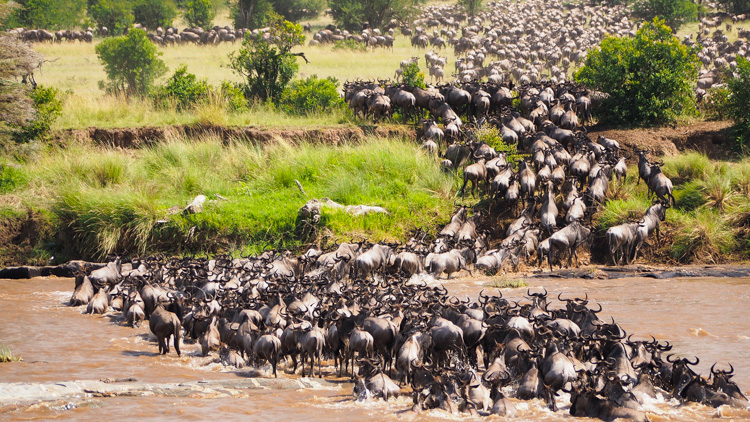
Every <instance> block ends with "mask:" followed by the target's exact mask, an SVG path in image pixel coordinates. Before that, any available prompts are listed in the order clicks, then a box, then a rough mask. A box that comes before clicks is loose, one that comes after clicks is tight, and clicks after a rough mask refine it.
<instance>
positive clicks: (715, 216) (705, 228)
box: [667, 208, 737, 263]
mask: <svg viewBox="0 0 750 422" xmlns="http://www.w3.org/2000/svg"><path fill="white" fill-rule="evenodd" d="M670 217H672V219H671V221H669V222H668V224H667V226H669V227H671V228H672V229H673V230H674V236H673V240H672V242H671V245H670V247H669V248H670V253H671V255H672V258H674V259H675V260H677V261H679V262H683V263H688V262H693V261H698V262H711V263H720V262H724V261H726V260H727V259H729V258H731V256H732V254H733V253H734V251H735V250H736V248H737V239H736V238H735V236H734V231H733V229H732V227H731V226H730V225H729V223H728V221H727V218H725V217H724V216H722V215H721V214H720V213H719V212H717V211H716V210H712V209H706V208H703V209H699V210H696V211H694V212H690V213H686V214H681V213H671V214H670Z"/></svg>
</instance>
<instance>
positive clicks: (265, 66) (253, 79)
mask: <svg viewBox="0 0 750 422" xmlns="http://www.w3.org/2000/svg"><path fill="white" fill-rule="evenodd" d="M269 35H270V37H269V38H268V39H266V38H264V37H263V33H258V34H257V35H254V36H253V35H252V34H251V33H247V35H246V36H245V40H244V41H243V42H242V47H240V49H239V50H238V51H237V52H236V53H232V54H230V55H229V60H230V65H229V67H230V68H232V70H234V71H235V72H237V73H238V74H240V75H241V76H242V77H243V78H244V79H245V80H246V81H247V82H246V83H245V84H244V86H243V88H244V90H245V97H247V98H259V99H261V100H262V101H267V100H270V101H272V102H274V103H276V102H278V100H279V98H280V96H281V93H282V92H283V91H284V88H286V86H287V84H289V82H290V81H291V80H292V78H293V77H294V75H295V74H296V73H297V68H298V66H297V57H300V56H301V57H303V58H304V55H303V54H302V53H292V52H291V50H292V48H294V47H295V46H298V45H301V44H302V43H303V42H304V41H305V36H304V35H302V26H300V25H299V24H294V23H291V22H289V21H282V20H278V21H276V22H274V23H273V24H272V25H271V29H270V33H269ZM270 40H275V41H274V42H275V44H271V42H270ZM305 60H307V59H305Z"/></svg>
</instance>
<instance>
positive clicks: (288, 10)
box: [271, 0, 325, 22]
mask: <svg viewBox="0 0 750 422" xmlns="http://www.w3.org/2000/svg"><path fill="white" fill-rule="evenodd" d="M324 4H325V3H324V1H323V0H271V5H272V6H273V10H274V11H275V12H276V13H278V14H280V15H281V16H283V17H284V19H286V20H288V21H291V22H299V21H300V19H303V18H314V17H316V16H318V14H319V13H320V11H321V10H322V9H323V5H324Z"/></svg>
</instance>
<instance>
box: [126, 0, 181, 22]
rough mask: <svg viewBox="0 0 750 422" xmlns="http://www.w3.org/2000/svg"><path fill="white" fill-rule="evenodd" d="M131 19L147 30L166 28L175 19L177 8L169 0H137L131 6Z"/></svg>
mask: <svg viewBox="0 0 750 422" xmlns="http://www.w3.org/2000/svg"><path fill="white" fill-rule="evenodd" d="M133 17H134V18H135V21H136V22H138V23H140V24H142V25H143V26H145V27H146V28H149V29H156V28H158V27H160V26H161V27H167V26H171V25H172V21H173V20H174V18H175V17H177V8H176V7H175V5H174V3H172V1H171V0H159V1H153V0H137V1H136V2H135V3H134V4H133Z"/></svg>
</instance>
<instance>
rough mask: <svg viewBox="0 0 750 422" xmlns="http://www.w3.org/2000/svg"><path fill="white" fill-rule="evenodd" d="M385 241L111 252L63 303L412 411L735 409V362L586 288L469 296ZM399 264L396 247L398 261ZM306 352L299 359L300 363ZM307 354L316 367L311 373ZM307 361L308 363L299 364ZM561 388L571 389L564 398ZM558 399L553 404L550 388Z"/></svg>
mask: <svg viewBox="0 0 750 422" xmlns="http://www.w3.org/2000/svg"><path fill="white" fill-rule="evenodd" d="M392 247H393V245H386V244H380V245H369V244H367V243H366V242H359V243H344V244H341V245H339V246H338V247H337V248H336V249H335V250H332V251H329V252H326V253H323V252H322V251H320V250H317V249H315V248H311V249H310V250H308V251H307V252H306V253H305V254H303V255H300V256H292V255H291V254H289V253H288V252H275V251H267V252H265V253H263V254H262V255H260V256H256V257H247V258H235V259H232V258H231V257H227V256H218V257H216V258H214V259H206V258H202V259H196V258H184V259H180V258H171V259H165V258H163V257H159V256H151V257H146V258H143V259H139V260H134V261H132V262H130V263H126V264H122V263H121V261H120V259H119V258H118V259H117V260H115V261H113V262H110V263H109V264H107V266H105V267H102V268H99V269H96V270H93V271H87V274H81V275H80V276H78V277H77V278H76V288H75V291H74V293H73V296H72V297H71V300H70V304H71V305H74V306H79V305H88V307H87V312H90V313H104V312H107V311H108V310H109V309H113V310H115V311H120V312H122V314H123V315H124V319H125V320H126V321H127V323H128V324H130V325H134V326H137V325H139V324H140V323H141V322H142V321H148V323H149V327H150V330H151V332H152V333H153V334H154V335H155V336H156V338H157V340H158V344H159V353H161V354H166V353H169V349H170V338H172V340H171V342H172V343H173V344H174V348H175V351H176V352H177V354H178V355H180V353H181V352H180V347H179V345H180V342H181V337H182V336H183V333H184V336H185V338H186V339H187V338H190V339H193V340H195V341H197V342H198V343H199V344H200V346H201V350H202V353H203V354H204V355H206V354H209V353H214V352H216V353H217V354H218V355H219V357H220V358H221V360H222V362H223V363H224V364H225V365H234V366H237V367H244V366H245V365H246V364H251V365H258V364H259V363H261V362H265V361H267V362H269V363H270V365H271V371H272V373H273V374H274V376H277V375H278V366H279V365H280V364H282V365H283V366H282V369H283V368H284V367H285V368H286V371H287V372H292V373H296V372H297V369H298V368H297V367H298V363H300V362H299V360H300V359H301V374H302V375H303V376H305V375H307V376H315V375H316V372H317V376H318V377H321V376H322V375H323V373H324V372H323V370H322V366H323V360H329V361H331V360H332V362H329V364H331V363H332V366H329V365H326V371H325V372H326V373H327V374H330V375H331V376H335V375H336V374H337V375H338V376H340V377H346V376H351V377H352V380H353V381H354V383H355V386H354V389H353V393H354V395H355V397H356V398H357V399H360V400H364V399H369V398H379V397H382V398H384V399H385V400H388V399H389V398H391V397H393V396H397V395H401V394H411V396H412V398H413V409H412V410H414V411H416V412H420V411H422V410H427V409H444V410H446V411H448V412H451V413H454V414H459V413H462V412H468V413H471V414H477V413H481V414H487V413H491V414H499V415H505V416H517V415H520V416H523V415H522V412H521V411H519V410H518V409H516V407H515V404H514V401H511V400H509V399H508V398H509V397H510V398H515V399H520V400H529V399H535V398H539V399H542V400H544V401H545V402H546V404H547V405H548V406H549V408H550V409H552V410H554V411H557V409H558V402H559V401H560V400H565V398H566V397H569V400H570V407H569V409H570V410H569V412H570V413H571V414H572V415H575V416H588V417H594V418H600V419H603V420H607V421H609V420H613V419H615V418H625V419H633V420H648V417H647V414H646V412H645V411H644V410H643V407H642V404H643V403H644V401H645V400H651V399H653V398H655V397H657V395H661V396H662V397H672V398H674V399H676V400H678V401H680V402H698V403H703V404H706V405H709V406H721V405H729V406H734V407H743V408H744V407H747V406H748V405H749V403H748V401H747V398H746V397H745V396H744V395H743V394H742V392H741V390H740V389H739V387H738V386H737V385H736V384H735V383H733V382H732V381H731V377H732V372H733V367H731V366H729V368H727V369H717V368H716V366H715V365H714V366H712V368H711V374H710V376H709V378H708V379H707V378H704V377H702V376H700V375H699V374H697V373H696V372H695V371H694V370H693V369H692V368H691V367H692V366H693V365H696V364H697V363H698V359H697V358H696V359H694V360H689V359H686V358H678V357H675V356H674V355H672V354H667V352H669V351H670V350H671V349H672V346H671V345H670V344H668V343H664V342H659V341H657V340H655V339H653V338H651V340H643V339H637V338H634V337H633V335H632V334H630V335H628V334H627V333H626V332H625V331H624V330H623V329H622V328H621V327H620V326H619V325H618V324H617V323H616V322H615V321H614V319H611V321H607V320H603V319H602V318H600V317H599V315H600V312H601V311H602V307H601V305H598V304H592V303H591V301H590V299H589V298H588V296H585V297H583V298H581V297H563V296H562V295H561V294H558V295H557V297H556V299H557V300H556V301H555V297H554V296H550V295H549V294H548V292H547V291H546V290H543V291H536V292H534V291H531V290H527V292H526V296H525V298H524V299H521V300H517V301H514V300H509V299H506V298H504V297H503V295H502V294H501V293H500V292H499V291H498V293H497V294H485V293H484V292H480V294H479V298H478V300H477V301H472V300H470V299H468V298H467V299H465V300H461V299H459V298H457V297H453V296H450V295H448V292H447V290H446V289H445V288H444V287H442V286H441V285H437V284H436V283H432V284H428V283H427V282H426V281H424V280H422V281H417V280H415V279H411V280H410V279H409V278H408V277H406V276H405V274H404V272H403V270H404V268H403V267H400V266H397V268H400V269H401V272H399V271H398V269H394V267H393V266H391V265H389V263H395V259H394V254H395V251H394V250H392ZM400 258H401V260H402V261H403V260H404V256H400ZM308 362H309V363H308ZM315 364H317V371H316V370H315ZM308 365H309V366H308ZM563 393H567V394H569V396H566V395H565V394H563ZM560 397H562V398H560Z"/></svg>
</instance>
